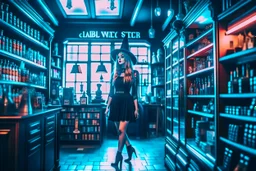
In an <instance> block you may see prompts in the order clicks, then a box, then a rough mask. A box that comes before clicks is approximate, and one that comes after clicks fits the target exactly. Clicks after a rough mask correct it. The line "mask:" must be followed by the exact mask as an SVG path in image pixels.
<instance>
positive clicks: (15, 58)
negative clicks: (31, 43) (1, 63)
mask: <svg viewBox="0 0 256 171" xmlns="http://www.w3.org/2000/svg"><path fill="white" fill-rule="evenodd" d="M0 55H1V56H5V57H8V58H11V59H13V60H16V61H23V62H25V63H26V64H28V65H30V66H33V67H36V68H40V69H43V70H47V68H46V67H44V66H42V65H39V64H37V63H35V62H32V61H30V60H28V59H26V58H23V57H20V56H18V55H14V54H12V53H9V52H6V51H3V50H0Z"/></svg>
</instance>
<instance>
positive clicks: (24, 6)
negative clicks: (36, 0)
mask: <svg viewBox="0 0 256 171" xmlns="http://www.w3.org/2000/svg"><path fill="white" fill-rule="evenodd" d="M9 1H10V2H11V3H12V4H13V5H14V6H15V7H16V8H17V9H18V10H19V11H20V12H21V13H22V14H24V15H25V16H26V17H27V18H29V19H30V20H31V21H32V22H33V23H35V24H36V25H38V26H39V27H40V28H41V29H43V30H44V31H46V32H47V33H48V34H49V35H51V36H53V35H54V30H53V29H52V28H51V27H50V26H49V24H47V23H46V22H45V21H44V19H43V18H42V17H41V16H40V15H39V14H38V13H37V12H36V11H35V10H34V9H33V8H32V7H31V5H30V4H29V3H28V2H27V1H20V0H9Z"/></svg>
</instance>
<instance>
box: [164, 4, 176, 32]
mask: <svg viewBox="0 0 256 171" xmlns="http://www.w3.org/2000/svg"><path fill="white" fill-rule="evenodd" d="M173 16H174V10H173V8H172V0H170V9H169V10H168V12H167V18H166V20H165V22H164V24H163V25H162V31H164V30H165V29H166V27H167V26H168V24H169V23H170V22H171V20H172V18H173Z"/></svg>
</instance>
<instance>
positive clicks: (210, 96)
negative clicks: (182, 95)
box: [187, 95, 215, 98]
mask: <svg viewBox="0 0 256 171" xmlns="http://www.w3.org/2000/svg"><path fill="white" fill-rule="evenodd" d="M187 97H188V98H215V96H214V95H187Z"/></svg>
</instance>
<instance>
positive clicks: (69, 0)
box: [66, 0, 72, 9]
mask: <svg viewBox="0 0 256 171" xmlns="http://www.w3.org/2000/svg"><path fill="white" fill-rule="evenodd" d="M66 7H67V8H68V9H71V8H72V0H67V5H66Z"/></svg>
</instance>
